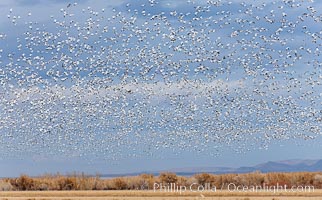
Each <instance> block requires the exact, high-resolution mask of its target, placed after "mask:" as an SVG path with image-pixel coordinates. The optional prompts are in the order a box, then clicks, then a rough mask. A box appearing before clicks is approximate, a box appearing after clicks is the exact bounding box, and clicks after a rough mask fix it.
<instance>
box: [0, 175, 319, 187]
mask: <svg viewBox="0 0 322 200" xmlns="http://www.w3.org/2000/svg"><path fill="white" fill-rule="evenodd" d="M154 183H163V184H169V183H176V184H177V185H180V186H189V185H191V184H192V183H198V184H201V185H204V184H206V183H209V184H210V185H211V186H215V187H217V188H221V187H222V186H225V185H227V184H229V183H234V184H236V185H244V186H252V185H266V186H274V185H276V184H277V183H278V184H279V185H288V186H304V185H306V186H314V188H315V189H322V173H320V172H295V173H266V174H264V173H260V172H253V173H248V174H220V175H216V174H208V173H201V174H196V175H194V176H191V177H183V176H177V175H176V174H174V173H170V172H165V173H161V174H160V175H159V176H154V175H152V174H142V175H139V176H131V177H118V178H112V179H102V178H100V177H99V176H96V177H93V176H86V175H84V174H73V175H70V176H62V175H60V174H56V175H44V176H41V177H29V176H27V175H21V176H20V177H18V178H6V179H2V180H0V191H43V190H151V189H153V184H154Z"/></svg>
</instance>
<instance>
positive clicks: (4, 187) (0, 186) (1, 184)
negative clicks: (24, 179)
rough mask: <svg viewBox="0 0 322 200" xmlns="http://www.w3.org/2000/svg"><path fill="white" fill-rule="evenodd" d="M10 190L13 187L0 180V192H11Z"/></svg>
mask: <svg viewBox="0 0 322 200" xmlns="http://www.w3.org/2000/svg"><path fill="white" fill-rule="evenodd" d="M11 190H13V186H12V185H11V184H10V183H9V182H7V181H3V180H0V191H11Z"/></svg>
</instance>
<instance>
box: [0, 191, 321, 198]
mask: <svg viewBox="0 0 322 200" xmlns="http://www.w3.org/2000/svg"><path fill="white" fill-rule="evenodd" d="M140 199H142V200H168V199H169V200H203V199H204V200H306V199H307V200H322V190H315V191H314V192H308V193H300V192H298V193H290V192H285V193H278V194H274V193H270V192H261V193H240V192H228V191H217V192H202V193H194V192H185V193H182V194H179V193H166V192H154V191H124V190H123V191H25V192H16V191H10V192H0V200H140Z"/></svg>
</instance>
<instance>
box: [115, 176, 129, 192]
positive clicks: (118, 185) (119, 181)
mask: <svg viewBox="0 0 322 200" xmlns="http://www.w3.org/2000/svg"><path fill="white" fill-rule="evenodd" d="M113 183H114V187H115V189H116V190H125V189H127V184H126V182H125V181H124V179H123V178H115V179H113Z"/></svg>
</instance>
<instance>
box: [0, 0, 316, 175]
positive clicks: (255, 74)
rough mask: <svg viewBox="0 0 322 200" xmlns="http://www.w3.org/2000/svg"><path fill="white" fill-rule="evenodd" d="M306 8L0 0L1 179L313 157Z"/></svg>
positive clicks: (312, 54)
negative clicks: (22, 175) (46, 174)
mask: <svg viewBox="0 0 322 200" xmlns="http://www.w3.org/2000/svg"><path fill="white" fill-rule="evenodd" d="M321 7H322V3H320V2H318V1H299V0H294V1H282V0H277V1H266V0H261V1H247V3H244V2H243V1H240V0H231V1H228V0H227V1H224V0H221V1H220V0H219V1H205V0H202V1H193V0H191V1H185V0H180V1H166V0H159V1H157V0H149V1H148V0H139V1H130V0H124V1H113V2H106V1H98V0H82V1H76V2H71V1H65V0H33V1H27V0H13V1H9V0H2V1H1V2H0V13H1V14H0V66H1V68H0V94H1V96H0V109H1V114H0V119H1V120H0V134H1V135H0V144H1V146H0V155H1V156H0V177H6V176H19V175H20V174H23V173H25V174H30V175H35V176H36V175H41V174H44V173H56V172H60V173H72V172H85V173H88V174H95V173H101V174H107V173H131V172H141V171H155V170H169V169H173V168H185V167H205V166H206V167H209V166H226V167H236V166H252V165H256V164H259V163H262V162H267V161H277V160H289V159H321V157H320V155H319V152H320V150H321V147H322V146H321V145H322V139H321V128H322V127H321V120H322V110H321V107H322V101H321V100H322V87H321V79H322V76H321V74H322V73H321V69H322V67H321V48H322V47H321V44H322V43H321V36H320V35H321V32H322V30H321V28H320V27H321V26H319V25H320V23H321V20H322V18H321V13H320V11H319V10H321Z"/></svg>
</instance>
